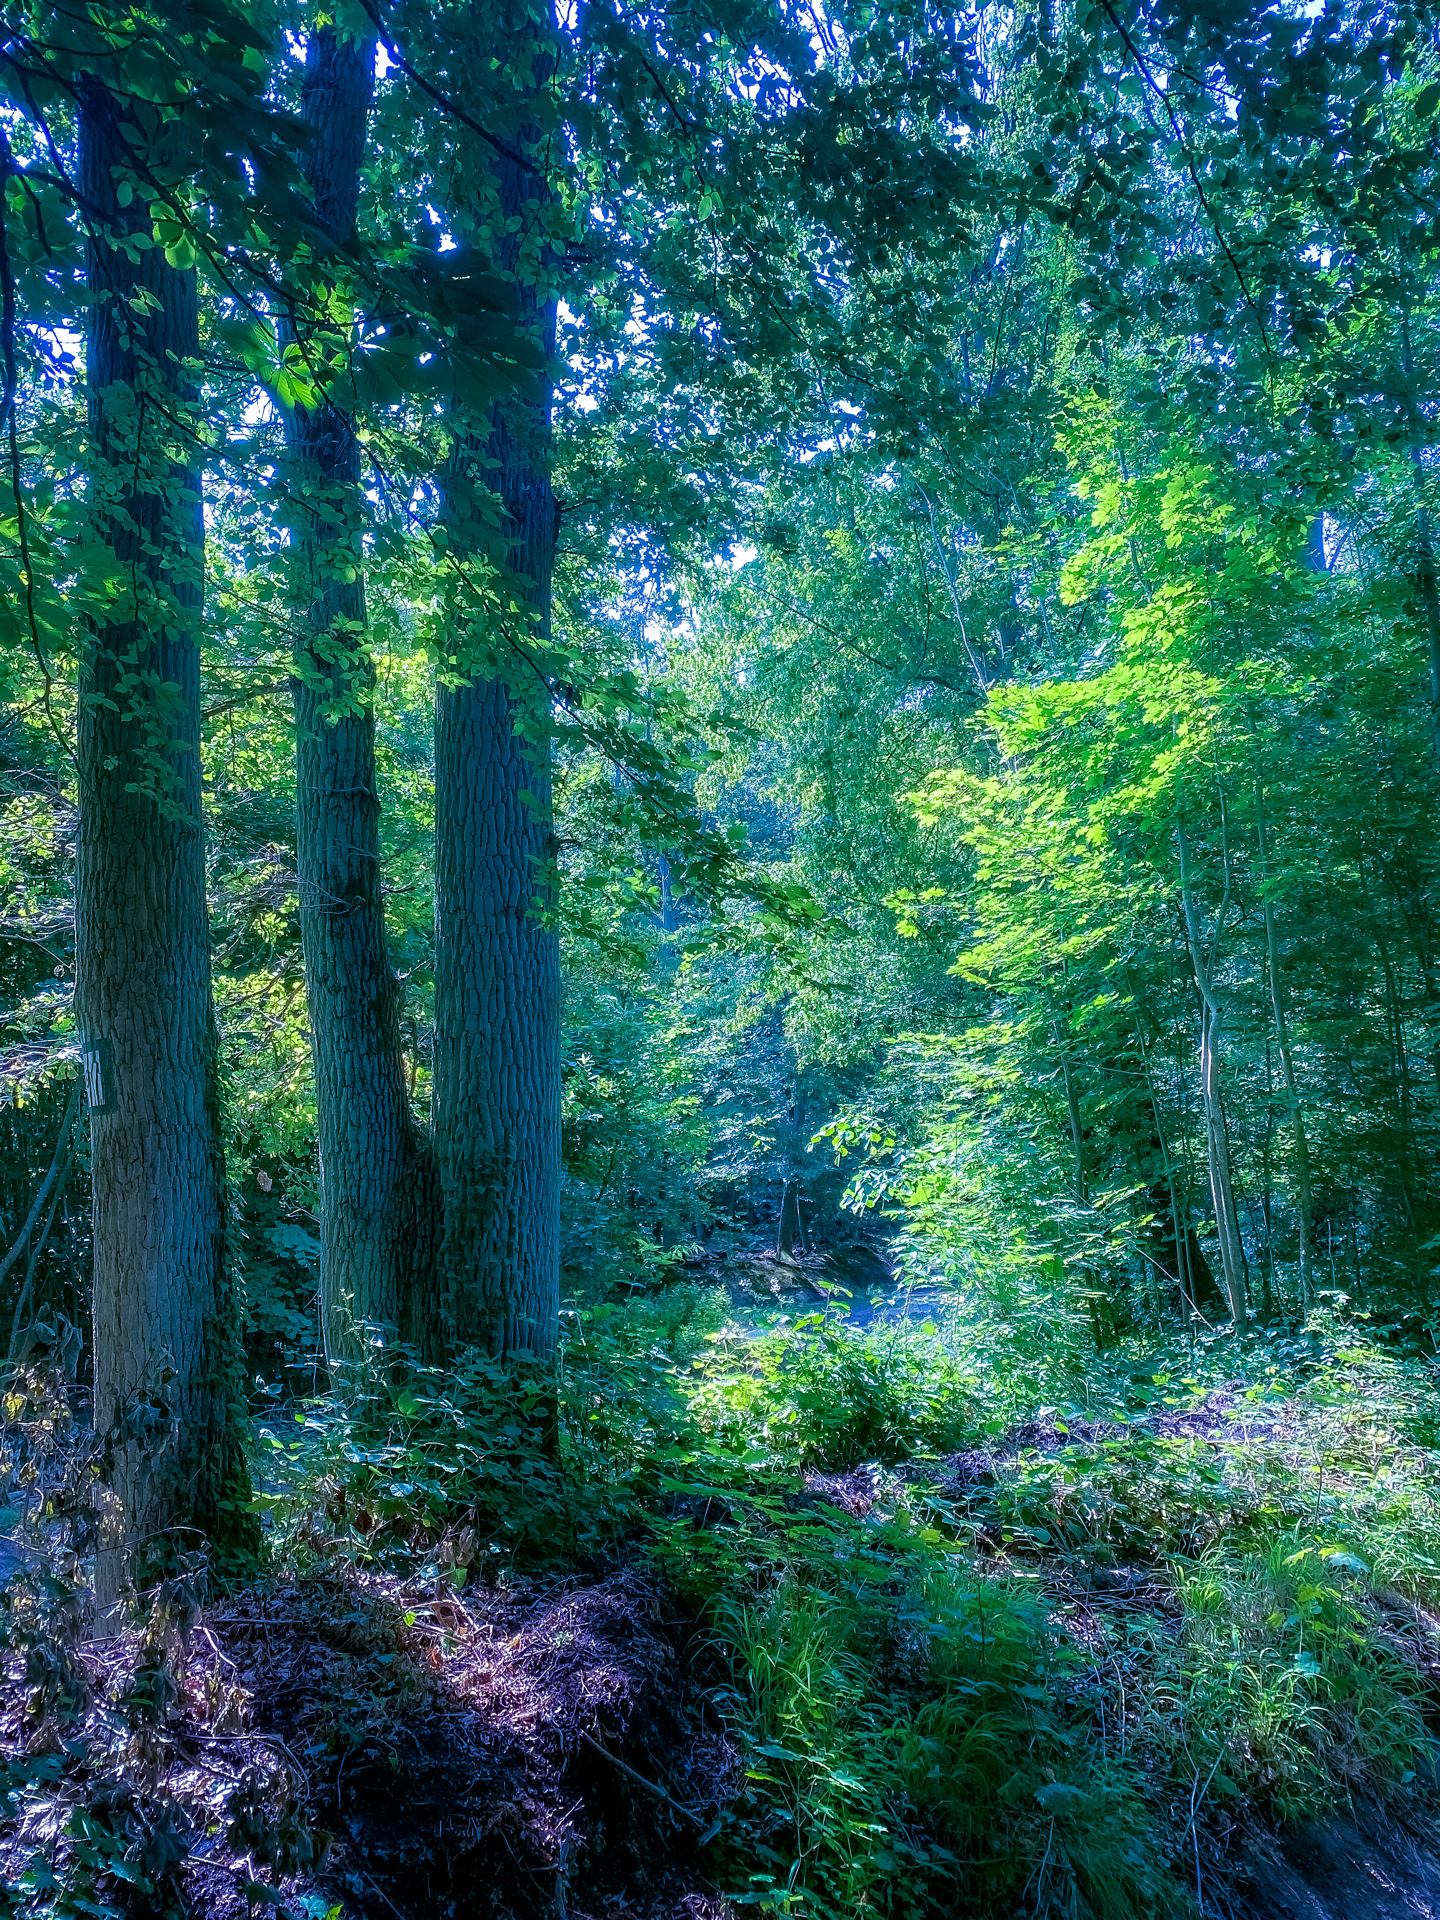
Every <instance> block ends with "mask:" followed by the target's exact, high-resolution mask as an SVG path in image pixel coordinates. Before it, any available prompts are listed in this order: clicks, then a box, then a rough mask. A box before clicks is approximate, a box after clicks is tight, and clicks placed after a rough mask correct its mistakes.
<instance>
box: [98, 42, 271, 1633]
mask: <svg viewBox="0 0 1440 1920" xmlns="http://www.w3.org/2000/svg"><path fill="white" fill-rule="evenodd" d="M149 111H150V109H148V108H138V107H131V106H130V105H129V104H128V103H125V102H122V101H121V100H120V99H119V98H117V96H116V95H114V94H113V93H111V92H110V91H109V90H108V89H107V88H106V87H105V86H103V85H101V84H100V82H99V81H97V80H94V79H91V80H88V81H87V82H86V83H85V84H84V86H83V87H82V90H81V95H80V164H79V172H80V192H81V195H82V199H83V203H84V205H85V206H86V208H87V213H88V222H87V224H88V229H89V240H88V250H87V273H88V280H89V312H88V319H87V334H86V338H87V366H86V379H87V401H88V417H89V442H90V452H89V471H88V474H87V483H88V490H89V491H88V505H89V511H90V522H91V530H92V536H93V540H94V543H95V546H96V548H97V549H98V551H99V553H100V554H101V555H102V556H103V557H102V559H101V561H100V563H99V564H100V565H101V566H102V567H103V568H104V577H103V578H101V579H98V580H96V581H95V582H94V583H93V584H94V592H93V596H92V598H91V600H90V606H91V609H92V611H91V613H90V615H89V618H88V621H87V623H86V631H85V634H84V638H83V649H82V650H83V659H82V666H81V676H80V700H79V721H78V752H77V763H78V782H79V793H80V840H79V857H78V866H77V878H76V972H77V983H76V984H77V995H76V997H77V1007H78V1013H79V1022H80V1027H81V1034H82V1045H83V1047H84V1050H85V1065H86V1074H87V1084H88V1091H89V1095H90V1134H91V1181H92V1194H93V1198H92V1206H93V1220H94V1337H95V1426H96V1431H97V1433H99V1434H101V1435H102V1436H104V1437H105V1438H106V1440H107V1442H108V1444H109V1447H110V1454H111V1471H112V1475H113V1485H114V1489H115V1492H116V1494H117V1495H118V1498H119V1504H120V1512H121V1519H120V1524H119V1528H118V1532H117V1533H116V1534H112V1535H111V1537H110V1538H108V1539H107V1541H106V1542H105V1543H104V1545H103V1546H102V1550H101V1554H100V1560H99V1566H98V1570H97V1588H98V1593H99V1598H100V1601H101V1604H102V1606H103V1605H105V1604H107V1603H108V1602H109V1601H110V1600H111V1599H113V1597H114V1595H115V1594H116V1592H117V1591H118V1589H119V1587H120V1585H121V1582H122V1579H123V1574H124V1569H125V1564H126V1561H127V1557H128V1562H129V1566H130V1570H131V1571H132V1572H133V1573H134V1574H135V1575H136V1576H137V1577H139V1578H144V1577H146V1576H147V1575H148V1573H149V1572H150V1571H151V1570H152V1568H153V1567H154V1566H155V1565H156V1564H158V1563H159V1562H161V1561H163V1559H164V1558H165V1557H166V1552H167V1550H168V1549H170V1548H172V1547H175V1546H179V1545H184V1544H187V1543H193V1538H194V1536H195V1535H197V1534H198V1535H201V1536H210V1537H212V1538H215V1539H217V1540H226V1539H233V1538H234V1537H235V1536H237V1535H238V1534H243V1533H244V1532H245V1527H244V1525H243V1523H242V1522H241V1521H240V1520H239V1518H238V1514H239V1509H238V1507H237V1505H236V1504H235V1503H236V1502H237V1500H238V1499H239V1498H240V1497H241V1496H243V1494H244V1492H245V1484H246V1475H245V1462H244V1450H243V1446H242V1443H241V1437H240V1435H241V1428H240V1423H239V1420H238V1418H237V1401H238V1386H239V1381H238V1372H237V1366H236V1355H237V1335H238V1328H237V1325H236V1314H235V1311H234V1307H233V1304H232V1302H231V1299H230V1295H229V1291H228V1288H227V1284H226V1270H225V1237H224V1178H223V1167H222V1159H221V1138H220V1123H219V1096H218V1079H217V1061H216V1039H215V1021H214V1006H213V1000H212V993H211V980H210V947H209V928H208V917H207V911H206V897H205V846H204V838H203V827H202V820H201V798H200V614H201V601H202V591H203V564H204V526H203V521H202V516H201V481H200V472H199V462H198V459H197V454H196V447H197V440H196V437H195V428H196V424H197V423H196V420H195V410H196V385H195V382H196V370H197V367H198V361H199V322H198V311H197V292H196V282H195V275H194V273H193V271H182V270H179V269H177V268H176V267H174V266H172V265H170V264H168V263H167V260H166V256H165V253H164V250H163V249H162V248H160V247H158V246H155V245H152V244H151V219H150V212H149V206H150V201H151V199H152V197H153V195H152V191H151V189H150V188H149V187H148V186H147V185H146V184H145V183H144V182H143V181H142V180H141V179H140V178H139V177H138V173H137V167H138V165H139V164H140V157H141V156H142V155H143V154H144V152H145V149H146V144H147V128H146V124H145V115H146V114H147V113H148V112H149ZM122 185H123V186H125V187H128V193H126V194H125V196H124V197H125V198H126V200H127V201H128V204H127V205H124V206H122V204H121V198H122V193H121V189H122ZM127 246H128V247H130V248H132V249H133V252H132V251H127Z"/></svg>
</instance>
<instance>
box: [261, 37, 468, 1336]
mask: <svg viewBox="0 0 1440 1920" xmlns="http://www.w3.org/2000/svg"><path fill="white" fill-rule="evenodd" d="M374 67H375V43H374V41H373V39H369V40H365V39H358V40H343V39H341V38H339V37H338V35H337V34H336V33H335V31H334V29H333V28H329V27H327V28H322V29H320V30H319V31H317V32H315V33H314V34H312V35H311V37H310V42H309V46H308V48H307V52H306V63H305V88H304V96H303V109H302V111H303V117H304V120H305V123H306V125H307V127H308V128H309V129H310V133H311V144H310V146H309V149H308V153H307V157H306V174H307V178H308V180H309V184H310V187H311V191H312V193H313V195H314V216H315V221H316V224H317V226H318V227H319V229H320V231H321V235H322V236H323V244H324V245H325V246H327V247H333V248H334V249H335V250H336V257H338V255H339V252H340V250H342V249H344V248H346V247H347V246H349V245H350V244H351V242H352V241H353V239H354V235H355V220H356V211H357V207H358V204H359V194H360V166H361V159H362V156H363V153H364V147H365V129H366V121H367V118H368V115H369V109H370V97H371V92H372V88H373V78H374ZM326 265H327V263H326V262H325V261H324V260H323V259H322V260H321V261H320V262H319V271H318V274H317V281H318V284H319V286H320V287H321V288H324V286H325V282H326V281H327V279H328V278H330V277H331V276H329V275H328V274H327V272H326ZM314 286H315V283H312V289H311V297H310V299H308V300H302V301H301V302H300V303H299V309H298V312H297V315H296V318H295V321H294V324H293V337H294V338H295V339H296V340H297V342H298V344H299V345H300V347H301V349H302V351H303V352H304V353H305V355H306V358H307V360H308V361H309V362H310V364H311V366H312V368H313V369H314V371H315V373H316V375H317V377H318V379H319V381H320V384H321V386H322V389H323V398H322V399H321V400H320V403H319V404H318V405H317V406H316V407H314V408H313V409H311V408H306V407H297V408H296V409H295V412H294V414H293V415H292V416H291V422H290V443H291V452H292V486H293V492H294V496H295V507H294V515H293V524H292V533H291V541H292V559H293V568H294V573H293V578H294V590H295V598H296V630H297V635H298V638H297V644H296V653H295V680H294V686H295V776H296V777H295V786H296V822H295V851H296V868H297V878H298V882H299V891H300V936H301V941H302V945H303V948H304V954H305V993H306V1000H307V1003H308V1006H309V1012H310V1035H311V1052H312V1057H313V1060H314V1066H315V1106H316V1124H317V1131H318V1134H319V1147H320V1302H321V1324H322V1328H323V1332H324V1339H325V1349H326V1352H327V1354H328V1355H329V1356H330V1357H331V1358H332V1359H334V1358H336V1357H339V1356H341V1355H343V1354H346V1353H350V1352H353V1351H354V1350H355V1348H356V1345H357V1341H356V1337H355V1335H356V1328H357V1325H360V1324H365V1325H371V1326H376V1327H379V1328H381V1329H384V1330H387V1331H389V1332H391V1333H393V1332H396V1331H398V1332H400V1333H402V1334H404V1335H406V1336H407V1337H409V1336H411V1335H413V1334H414V1333H416V1332H417V1330H418V1325H419V1310H420V1307H421V1305H422V1296H423V1294H424V1293H425V1292H426V1291H427V1290H428V1286H429V1282H430V1270H431V1267H432V1264H433V1260H432V1246H431V1243H432V1237H433V1230H432V1226H431V1221H432V1219H433V1213H434V1204H433V1195H432V1192H431V1182H430V1180H429V1178H428V1167H427V1161H426V1156H425V1153H424V1150H423V1147H422V1144H421V1141H420V1139H419V1137H418V1135H417V1132H416V1129H415V1127H414V1126H413V1124H412V1120H411V1113H410V1102H409V1096H408V1093H407V1089H406V1080H405V1062H404V1052H403V1048H402V1046H401V1039H400V992H399V986H398V983H397V981H396V979H395V976H394V974H393V973H392V971H391V968H390V964H389V957H388V955H387V952H386V946H385V909H384V899H383V894H382V889H381V872H380V797H379V790H378V786H377V782H376V776H375V712H374V705H373V694H374V684H375V672H374V663H373V660H372V658H371V655H370V650H369V646H368V641H367V633H366V607H365V581H364V573H363V566H364V554H363V531H364V520H365V510H364V498H363V494H362V491H361V484H360V471H361V469H360V447H359V442H358V439H357V437H356V432H355V426H354V417H353V413H354V410H353V406H351V405H349V404H348V400H349V394H348V387H349V381H348V375H347V368H348V358H349V351H350V346H351V340H350V330H349V328H348V326H347V325H345V321H344V317H343V315H337V314H336V312H335V311H334V309H333V307H332V308H331V310H330V312H329V314H328V316H327V318H326V319H325V320H324V321H322V322H316V321H315V319H314V318H313V315H314ZM307 314H308V315H310V316H311V317H310V318H307V317H306V316H307Z"/></svg>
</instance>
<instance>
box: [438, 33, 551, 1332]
mask: <svg viewBox="0 0 1440 1920" xmlns="http://www.w3.org/2000/svg"><path fill="white" fill-rule="evenodd" d="M487 33H488V37H489V44H490V46H491V47H492V48H493V49H494V52H495V55H496V57H497V58H498V59H499V60H500V61H501V62H502V63H503V66H504V69H505V71H506V73H507V75H508V78H509V81H510V84H511V86H512V87H513V89H514V92H513V99H514V101H515V105H514V107H513V108H512V109H511V111H510V113H509V114H508V115H507V116H506V120H507V123H508V124H507V125H506V128H505V133H506V137H505V138H504V140H503V142H502V143H501V144H502V145H503V149H504V150H503V151H501V150H499V148H497V149H496V150H495V151H494V152H493V155H492V166H491V180H490V183H489V185H490V191H489V192H483V191H482V194H481V196H480V204H481V206H482V207H483V208H484V212H483V213H482V214H481V215H480V216H479V217H478V218H477V220H476V223H475V224H476V226H477V228H479V229H480V230H481V231H482V232H488V234H489V235H490V236H491V237H492V245H491V256H492V258H491V263H490V264H491V265H492V266H493V267H498V269H499V270H500V272H501V273H502V275H503V276H504V278H505V279H506V280H507V281H508V282H509V283H510V285H511V288H512V295H513V301H514V315H515V343H514V350H513V351H514V358H515V361H516V366H517V371H518V372H520V381H519V384H518V386H517V388H516V390H515V392H514V393H513V394H511V395H508V396H507V397H505V398H503V399H501V400H497V401H496V402H495V403H494V404H493V405H492V407H491V408H490V410H489V414H488V417H476V416H475V415H474V414H473V413H471V412H469V411H468V410H467V409H466V408H465V407H464V406H463V405H459V406H457V407H456V409H455V412H454V415H453V416H452V430H453V431H452V443H451V453H450V457H449V461H448V465H447V468H446V472H445V475H444V479H443V485H444V490H445V502H446V513H445V536H446V545H447V548H448V552H449V556H450V559H451V562H452V570H453V575H454V579H455V582H456V588H457V591H456V597H455V601H454V604H455V606H456V608H457V611H458V616H459V617H458V622H457V628H456V630H455V631H454V633H453V634H452V636H451V649H450V652H449V657H448V658H446V659H444V660H442V663H441V679H440V688H439V692H438V696H437V700H436V712H435V836H436V844H435V1098H434V1139H435V1148H436V1160H437V1166H438V1171H439V1179H440V1188H441V1194H442V1205H443V1220H444V1227H443V1237H442V1241H441V1251H440V1282H439V1289H438V1309H439V1313H438V1317H439V1332H440V1337H441V1339H442V1340H444V1341H459V1342H462V1343H465V1344H473V1345H478V1346H483V1347H487V1348H489V1349H491V1350H493V1351H496V1352H501V1353H512V1352H519V1353H533V1354H539V1355H544V1354H547V1353H549V1352H550V1351H551V1350H552V1349H553V1347H554V1344H555V1340H556V1338H557V1335H558V1331H559V1305H560V959H559V942H558V936H557V933H556V929H555V925H554V921H553V869H554V852H555V849H554V836H553V830H552V825H551V776H550V765H549V761H550V751H551V746H550V683H549V673H548V664H547V660H546V657H545V656H546V650H547V647H548V642H549V637H550V589H551V575H552V570H553V566H554V558H555V536H556V517H555V499H554V493H553V490H552V485H551V472H550V460H551V418H550V414H551V401H552V376H551V371H550V356H551V354H552V352H553V349H554V341H555V311H556V309H555V292H554V287H553V261H552V257H551V255H552V249H551V246H550V244H549V240H548V238H547V227H548V195H547V192H546V181H545V170H544V168H545V148H544V135H543V128H544V125H545V120H546V94H547V90H548V86H549V80H550V76H551V74H552V72H553V68H554V48H553V43H552V35H551V30H550V26H549V20H548V11H547V12H546V13H545V14H543V15H542V14H541V13H540V12H539V11H538V10H536V9H533V8H532V7H531V6H529V5H528V4H527V0H519V4H518V5H515V6H514V7H509V6H505V5H499V6H497V7H495V8H494V10H493V12H492V13H491V14H490V16H489V20H488V22H487ZM527 368H528V372H527V371H524V370H525V369H527Z"/></svg>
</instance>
